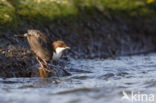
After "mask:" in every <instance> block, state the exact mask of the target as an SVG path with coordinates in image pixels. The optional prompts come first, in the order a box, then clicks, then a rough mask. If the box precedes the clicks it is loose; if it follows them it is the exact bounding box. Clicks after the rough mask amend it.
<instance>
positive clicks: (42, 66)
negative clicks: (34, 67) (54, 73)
mask: <svg viewBox="0 0 156 103" xmlns="http://www.w3.org/2000/svg"><path fill="white" fill-rule="evenodd" d="M36 60H37V61H38V62H39V64H40V66H41V68H43V69H44V70H46V71H48V72H50V71H49V70H47V69H46V68H45V67H44V65H43V64H42V62H41V61H40V60H39V58H38V57H36Z"/></svg>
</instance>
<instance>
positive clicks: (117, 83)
mask: <svg viewBox="0 0 156 103" xmlns="http://www.w3.org/2000/svg"><path fill="white" fill-rule="evenodd" d="M28 29H38V30H40V31H42V32H44V33H45V34H46V35H48V36H49V37H50V38H51V39H52V40H53V41H55V40H63V41H65V42H66V43H67V45H69V46H70V47H71V50H70V51H66V52H65V53H64V56H63V57H62V61H61V62H60V63H59V64H60V67H59V68H61V69H60V70H62V69H63V70H66V71H67V72H69V73H70V74H71V76H68V77H61V78H52V79H48V80H46V81H40V79H39V78H34V74H33V73H34V71H33V67H32V66H34V65H36V64H37V62H36V60H35V57H34V54H33V53H32V51H30V47H29V45H28V42H27V40H26V39H24V38H16V37H15V35H23V34H24V33H26V32H27V30H28ZM155 52H156V0H0V77H1V78H0V98H2V99H0V102H2V103H21V101H22V102H23V103H30V102H33V103H43V102H44V103H45V102H46V103H52V101H55V102H60V103H83V102H84V103H91V102H94V103H95V102H97V103H104V101H106V102H107V103H114V102H115V103H120V102H121V101H120V97H122V96H123V95H122V91H123V90H124V91H127V92H128V93H130V92H131V91H132V90H133V91H135V92H137V91H142V92H144V93H153V94H156V88H155V86H156V83H155V81H156V80H155V79H154V78H155V76H156V75H155V74H156V73H155V67H156V62H155V61H156V55H155ZM151 53H152V54H151ZM99 71H100V73H99ZM32 72H33V73H32ZM67 72H64V71H61V72H58V74H57V75H58V76H59V77H60V76H67ZM35 73H36V71H35ZM17 77H18V78H17ZM35 77H36V75H35ZM4 78H5V79H4ZM150 91H152V92H150ZM4 94H5V95H4ZM19 94H21V95H20V96H19V97H17V96H16V95H19ZM41 96H42V97H44V98H40V97H41ZM71 97H72V98H71ZM112 97H113V98H114V100H113V99H112ZM34 98H37V99H34ZM24 100H25V101H24ZM10 101H12V102H10Z"/></svg>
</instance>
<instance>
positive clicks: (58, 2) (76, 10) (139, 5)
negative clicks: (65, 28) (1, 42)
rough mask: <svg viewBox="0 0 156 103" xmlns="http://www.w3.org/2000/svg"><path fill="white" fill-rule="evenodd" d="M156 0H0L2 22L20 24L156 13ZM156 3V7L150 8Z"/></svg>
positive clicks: (4, 24)
mask: <svg viewBox="0 0 156 103" xmlns="http://www.w3.org/2000/svg"><path fill="white" fill-rule="evenodd" d="M154 3H155V1H154V0H153V1H152V2H150V3H149V2H147V0H13V1H11V2H8V1H6V0H4V1H0V26H3V27H6V26H8V25H11V26H21V25H22V24H23V23H26V22H27V21H32V22H36V23H45V22H50V21H53V20H57V19H60V18H61V20H62V19H63V18H64V19H65V20H67V19H68V20H67V21H72V20H69V19H73V18H74V19H76V18H77V19H79V18H82V17H84V16H92V15H95V14H96V12H97V11H100V12H102V14H105V15H106V16H107V15H109V16H114V15H116V16H121V15H126V16H127V17H137V16H149V15H150V16H151V15H154V14H155V11H154V9H155V7H156V6H155V5H154ZM151 6H152V7H154V8H151Z"/></svg>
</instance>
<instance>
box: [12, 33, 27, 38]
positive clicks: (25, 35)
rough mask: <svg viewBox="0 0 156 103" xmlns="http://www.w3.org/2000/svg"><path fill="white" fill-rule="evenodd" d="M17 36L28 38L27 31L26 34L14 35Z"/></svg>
mask: <svg viewBox="0 0 156 103" xmlns="http://www.w3.org/2000/svg"><path fill="white" fill-rule="evenodd" d="M14 36H15V37H17V38H26V37H27V33H25V34H24V35H14Z"/></svg>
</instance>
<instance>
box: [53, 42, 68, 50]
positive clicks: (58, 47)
mask: <svg viewBox="0 0 156 103" xmlns="http://www.w3.org/2000/svg"><path fill="white" fill-rule="evenodd" d="M52 45H53V49H54V51H55V52H57V51H59V50H60V51H61V50H62V51H63V50H65V49H70V47H68V46H67V45H66V44H65V42H63V41H54V42H53V44H52Z"/></svg>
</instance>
